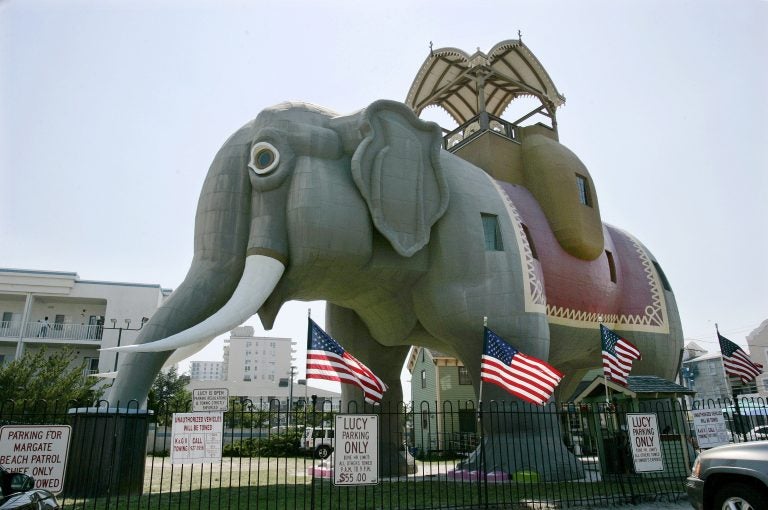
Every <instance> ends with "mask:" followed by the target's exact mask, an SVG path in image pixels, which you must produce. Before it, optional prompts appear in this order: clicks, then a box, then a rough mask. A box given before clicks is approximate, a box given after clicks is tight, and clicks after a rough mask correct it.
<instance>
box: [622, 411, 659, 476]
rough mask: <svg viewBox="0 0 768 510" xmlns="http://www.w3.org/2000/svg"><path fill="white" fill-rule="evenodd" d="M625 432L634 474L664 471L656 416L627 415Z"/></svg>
mask: <svg viewBox="0 0 768 510" xmlns="http://www.w3.org/2000/svg"><path fill="white" fill-rule="evenodd" d="M627 432H628V433H629V444H630V445H631V446H632V460H633V461H634V463H635V473H647V472H649V471H664V459H663V457H662V455H661V437H660V436H659V425H658V422H657V421H656V414H654V413H650V414H639V413H627Z"/></svg>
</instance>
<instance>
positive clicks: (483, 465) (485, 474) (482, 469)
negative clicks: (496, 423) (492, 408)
mask: <svg viewBox="0 0 768 510" xmlns="http://www.w3.org/2000/svg"><path fill="white" fill-rule="evenodd" d="M487 328H488V317H485V316H484V317H483V353H485V347H486V346H485V339H486V333H487V331H486V330H487ZM482 359H483V358H482V356H481V358H480V365H481V366H482V364H483V361H482ZM481 372H482V369H481ZM478 397H479V398H478V401H477V424H478V426H479V428H480V462H479V465H478V466H477V467H478V471H480V472H481V473H482V478H480V479H479V480H478V481H479V482H480V483H481V484H482V482H483V480H485V490H486V491H487V490H488V470H487V469H486V460H485V433H484V432H483V378H482V376H481V377H480V394H479V395H478ZM482 494H483V493H482V491H480V493H479V495H480V504H481V505H482V503H483V501H482ZM485 500H486V502H487V501H488V495H487V494H486V496H485Z"/></svg>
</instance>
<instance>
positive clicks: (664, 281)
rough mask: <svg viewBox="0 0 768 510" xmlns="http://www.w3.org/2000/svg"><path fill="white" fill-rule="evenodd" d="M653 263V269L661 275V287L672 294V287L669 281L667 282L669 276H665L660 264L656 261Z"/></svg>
mask: <svg viewBox="0 0 768 510" xmlns="http://www.w3.org/2000/svg"><path fill="white" fill-rule="evenodd" d="M652 262H653V267H654V268H656V272H657V273H658V275H659V279H660V280H661V285H662V287H664V290H666V291H667V292H672V287H671V286H670V285H669V280H667V275H665V274H664V271H662V270H661V266H660V265H659V263H658V262H656V261H655V260H654V261H652Z"/></svg>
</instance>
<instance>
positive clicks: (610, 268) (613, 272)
mask: <svg viewBox="0 0 768 510" xmlns="http://www.w3.org/2000/svg"><path fill="white" fill-rule="evenodd" d="M605 258H606V259H608V272H609V273H610V275H611V281H612V282H613V283H616V262H614V260H613V253H611V252H609V251H608V250H605Z"/></svg>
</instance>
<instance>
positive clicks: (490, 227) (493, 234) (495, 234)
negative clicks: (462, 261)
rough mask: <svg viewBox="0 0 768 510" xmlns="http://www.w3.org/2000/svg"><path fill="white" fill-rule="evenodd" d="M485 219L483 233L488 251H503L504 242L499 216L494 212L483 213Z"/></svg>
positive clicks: (482, 216)
mask: <svg viewBox="0 0 768 510" xmlns="http://www.w3.org/2000/svg"><path fill="white" fill-rule="evenodd" d="M480 217H481V218H482V220H483V234H484V235H485V250H486V251H503V250H504V244H503V243H502V242H501V228H499V218H498V216H496V215H494V214H481V215H480Z"/></svg>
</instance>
